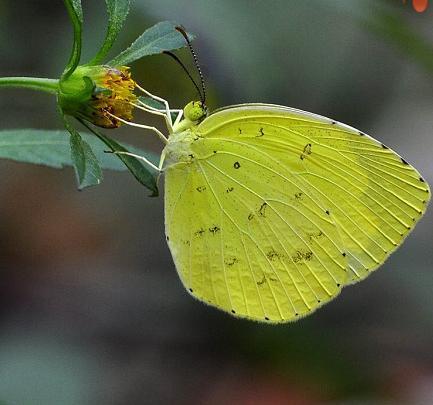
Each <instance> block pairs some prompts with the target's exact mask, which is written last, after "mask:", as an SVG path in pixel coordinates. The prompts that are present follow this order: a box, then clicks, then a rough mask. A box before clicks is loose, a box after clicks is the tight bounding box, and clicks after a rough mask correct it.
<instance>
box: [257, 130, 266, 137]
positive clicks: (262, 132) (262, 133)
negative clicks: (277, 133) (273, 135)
mask: <svg viewBox="0 0 433 405" xmlns="http://www.w3.org/2000/svg"><path fill="white" fill-rule="evenodd" d="M264 134H265V133H264V131H263V128H260V129H259V133H258V134H257V135H256V138H260V137H261V136H263V135H264Z"/></svg>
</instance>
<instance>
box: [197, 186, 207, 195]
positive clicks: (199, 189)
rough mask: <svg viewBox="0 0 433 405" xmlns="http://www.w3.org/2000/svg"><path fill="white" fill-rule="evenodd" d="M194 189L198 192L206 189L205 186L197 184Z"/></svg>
mask: <svg viewBox="0 0 433 405" xmlns="http://www.w3.org/2000/svg"><path fill="white" fill-rule="evenodd" d="M196 190H197V191H198V192H199V193H202V192H203V191H205V190H206V186H198V187H197V188H196Z"/></svg>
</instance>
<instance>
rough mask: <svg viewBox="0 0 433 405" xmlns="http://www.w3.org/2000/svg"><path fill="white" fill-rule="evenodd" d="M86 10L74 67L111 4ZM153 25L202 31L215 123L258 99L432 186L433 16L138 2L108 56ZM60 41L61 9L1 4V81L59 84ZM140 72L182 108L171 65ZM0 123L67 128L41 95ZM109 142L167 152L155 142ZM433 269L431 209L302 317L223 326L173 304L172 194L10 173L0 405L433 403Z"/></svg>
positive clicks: (63, 32) (8, 0)
mask: <svg viewBox="0 0 433 405" xmlns="http://www.w3.org/2000/svg"><path fill="white" fill-rule="evenodd" d="M408 3H410V2H408ZM83 5H84V9H85V19H86V26H85V49H84V60H85V59H86V57H89V58H90V57H91V56H92V55H93V53H94V51H95V50H96V49H97V47H98V45H99V44H100V42H101V41H102V39H103V36H104V33H105V20H106V14H105V6H104V1H103V0H92V1H90V0H88V1H86V0H84V1H83ZM161 20H175V21H177V22H179V23H182V24H183V25H184V26H186V27H187V28H188V30H190V31H191V32H193V33H195V34H196V35H197V40H196V41H195V43H194V45H195V47H196V50H197V53H198V55H199V58H200V61H201V64H202V68H203V70H204V72H205V76H206V82H207V86H208V91H209V94H210V98H209V107H210V108H211V109H214V108H217V107H219V106H224V105H228V104H235V103H241V102H254V101H255V102H267V103H276V104H283V105H288V106H292V107H297V108H300V109H304V110H307V111H313V112H315V113H318V114H322V115H325V116H329V117H332V118H334V119H337V120H339V121H342V122H345V123H347V124H349V125H352V126H355V127H357V128H359V129H360V130H363V131H365V132H367V133H369V134H370V135H373V136H374V137H375V138H377V139H379V140H380V141H382V142H383V143H385V144H386V145H388V146H390V147H392V148H393V149H395V150H396V151H398V152H399V153H400V154H401V155H402V156H404V157H405V159H407V160H408V161H409V162H411V163H412V164H413V165H414V166H415V167H416V168H418V169H419V170H420V172H421V173H423V175H424V177H425V178H426V179H427V181H428V182H430V184H433V162H432V153H433V4H432V5H431V7H430V9H428V10H427V11H426V12H425V13H423V14H419V13H416V12H415V11H413V9H412V8H411V7H410V4H406V5H404V4H403V2H402V1H399V0H392V1H381V0H374V1H369V0H328V1H322V0H304V1H295V0H291V1H288V0H273V1H265V0H236V1H232V0H219V1H213V0H176V1H171V0H140V1H138V0H137V1H135V5H134V7H133V9H132V11H131V13H130V16H129V19H128V21H127V24H126V27H125V29H124V31H123V32H122V34H121V37H120V39H119V41H118V43H117V45H116V49H115V50H114V52H113V55H114V54H115V52H116V50H121V49H123V48H124V47H125V46H127V45H129V43H130V42H131V41H132V40H134V39H135V38H136V37H137V36H138V35H139V34H141V32H142V31H143V30H144V29H145V28H146V27H148V26H150V25H153V24H154V23H156V22H158V21H161ZM71 40H72V35H71V27H70V24H69V22H68V19H67V16H66V12H65V10H64V7H63V4H62V2H61V1H52V0H39V1H32V0H22V1H19V2H17V1H14V0H0V75H1V76H12V75H30V76H47V77H58V76H59V74H60V73H61V71H62V68H63V66H64V64H65V62H66V60H67V58H68V55H69V50H70V46H71ZM179 55H180V56H181V57H182V58H183V59H184V60H185V61H189V62H188V63H189V65H191V62H190V61H191V56H190V55H189V54H188V52H186V51H181V52H180V53H179ZM191 69H192V71H193V72H194V70H193V68H191ZM133 72H134V76H135V78H136V80H137V81H138V82H140V83H141V85H142V86H143V87H145V88H147V89H148V90H150V91H152V92H154V93H157V94H159V95H160V96H163V97H164V98H166V99H168V100H169V101H170V103H171V105H172V106H174V107H182V106H183V105H184V104H186V103H187V102H188V101H189V100H191V99H194V98H196V95H195V93H194V88H193V86H192V85H191V83H190V82H189V81H188V79H187V78H186V77H185V75H184V73H183V72H182V71H181V70H180V68H179V66H177V65H176V64H175V63H174V62H173V61H172V60H171V59H170V58H167V57H165V56H154V57H149V58H146V59H144V60H142V61H140V62H139V63H136V64H135V65H134V66H133ZM0 111H1V114H0V124H1V129H7V128H17V127H20V128H26V127H35V128H41V129H42V128H47V129H50V128H61V122H60V120H59V119H58V117H57V115H56V111H55V100H54V99H53V98H52V97H51V98H50V96H49V95H45V94H39V93H32V92H29V91H23V90H14V91H9V90H8V91H6V90H1V92H0ZM137 119H138V120H147V122H150V118H149V117H145V116H143V117H141V116H137ZM156 122H157V121H155V123H156ZM115 135H117V137H118V139H120V140H125V141H127V142H129V143H134V144H135V145H137V146H139V147H141V148H144V149H147V150H153V151H154V152H157V153H159V151H160V145H159V144H158V143H157V142H155V141H154V139H153V138H154V137H153V136H152V135H151V134H148V133H143V132H142V131H138V132H137V131H132V130H130V129H128V128H126V129H125V128H123V129H121V130H119V131H118V132H116V134H115ZM432 270H433V212H432V209H430V210H429V211H428V212H427V214H426V215H425V217H424V218H423V220H422V221H421V223H420V224H419V225H418V226H417V228H416V229H415V230H414V232H413V233H412V234H411V235H410V236H409V238H408V239H407V240H406V242H405V243H404V245H403V246H402V247H401V248H400V249H399V250H398V251H397V252H396V253H395V254H393V255H392V256H391V258H390V259H389V260H388V261H387V262H386V263H385V265H384V266H383V267H382V268H381V269H380V270H379V271H377V272H376V273H375V274H373V275H372V276H370V277H369V278H368V279H367V280H365V281H364V282H362V283H360V284H358V285H356V286H352V287H348V288H346V289H344V290H343V292H342V294H341V295H340V297H338V298H337V299H336V300H334V301H333V302H331V303H330V304H328V305H326V306H325V307H323V308H322V309H320V310H319V311H317V312H316V313H314V314H313V315H312V316H310V317H308V318H306V319H302V320H300V321H299V322H297V323H294V324H286V325H277V326H267V325H262V324H259V323H253V322H249V321H243V320H238V319H234V318H232V317H230V316H228V315H226V314H224V313H221V312H219V311H217V310H215V309H213V308H210V307H207V306H205V305H203V304H201V303H199V302H197V301H194V300H193V299H192V298H191V297H190V296H189V295H188V294H187V293H186V292H185V291H184V289H183V287H182V285H181V283H180V280H179V278H178V276H177V274H176V270H175V268H174V265H173V262H172V259H171V256H170V253H169V250H168V248H167V246H166V243H165V237H164V216H163V199H162V197H160V198H157V199H151V198H148V192H147V191H146V190H145V189H144V188H142V187H140V185H139V184H138V183H137V182H136V181H135V180H134V179H133V178H132V176H130V175H129V174H127V173H126V172H125V173H117V172H116V173H114V172H106V173H105V180H104V182H103V184H102V185H101V186H99V187H96V188H93V189H90V190H85V191H83V192H77V191H76V186H75V179H74V174H73V172H72V169H69V170H63V171H57V170H54V169H48V168H44V167H39V166H34V165H24V164H19V163H14V162H10V161H5V160H2V161H0V404H2V405H27V404H29V405H36V404H37V405H39V404H41V405H51V404H53V405H87V404H104V405H123V404H132V405H135V404H168V403H170V404H205V405H207V404H209V405H213V404H241V405H243V404H257V405H262V404H301V405H303V404H415V405H424V404H432V403H433V345H432V342H433V302H432V291H433V272H432Z"/></svg>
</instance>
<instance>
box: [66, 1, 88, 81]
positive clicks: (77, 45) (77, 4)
mask: <svg viewBox="0 0 433 405" xmlns="http://www.w3.org/2000/svg"><path fill="white" fill-rule="evenodd" d="M64 3H65V6H66V9H67V10H68V14H69V18H70V19H71V22H72V26H73V28H74V43H73V45H72V51H71V56H70V57H69V61H68V64H67V65H66V68H65V70H64V72H63V75H62V78H67V77H69V76H70V75H71V74H72V73H73V72H74V70H75V69H76V68H77V66H78V64H79V63H80V58H81V47H82V31H83V9H82V7H81V0H64Z"/></svg>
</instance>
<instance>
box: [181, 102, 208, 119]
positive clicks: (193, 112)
mask: <svg viewBox="0 0 433 405" xmlns="http://www.w3.org/2000/svg"><path fill="white" fill-rule="evenodd" d="M183 113H184V115H185V118H186V119H188V120H190V121H193V122H194V121H199V120H201V119H202V118H204V117H205V116H206V107H205V105H204V104H203V103H202V102H201V101H191V102H190V103H188V104H187V105H186V106H185V108H184V109H183Z"/></svg>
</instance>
